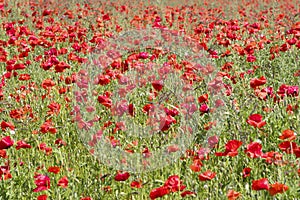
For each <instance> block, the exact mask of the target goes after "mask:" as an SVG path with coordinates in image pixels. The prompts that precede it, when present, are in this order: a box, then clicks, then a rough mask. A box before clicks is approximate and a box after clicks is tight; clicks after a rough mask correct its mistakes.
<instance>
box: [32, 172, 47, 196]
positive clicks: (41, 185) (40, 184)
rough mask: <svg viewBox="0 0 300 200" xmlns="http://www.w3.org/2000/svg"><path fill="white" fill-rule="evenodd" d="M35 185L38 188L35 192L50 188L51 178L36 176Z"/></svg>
mask: <svg viewBox="0 0 300 200" xmlns="http://www.w3.org/2000/svg"><path fill="white" fill-rule="evenodd" d="M34 183H35V185H36V186H37V187H36V188H35V189H34V190H33V192H40V191H43V190H48V189H49V188H50V178H49V177H48V176H46V175H42V174H37V175H35V176H34Z"/></svg>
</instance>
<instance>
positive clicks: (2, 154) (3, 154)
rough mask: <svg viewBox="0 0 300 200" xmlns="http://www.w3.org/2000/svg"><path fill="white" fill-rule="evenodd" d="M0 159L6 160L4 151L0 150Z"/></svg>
mask: <svg viewBox="0 0 300 200" xmlns="http://www.w3.org/2000/svg"><path fill="white" fill-rule="evenodd" d="M0 158H7V155H6V151H5V149H0Z"/></svg>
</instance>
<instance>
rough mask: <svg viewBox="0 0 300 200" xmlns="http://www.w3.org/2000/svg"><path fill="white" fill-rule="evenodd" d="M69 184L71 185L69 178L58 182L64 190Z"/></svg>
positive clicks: (63, 178)
mask: <svg viewBox="0 0 300 200" xmlns="http://www.w3.org/2000/svg"><path fill="white" fill-rule="evenodd" d="M68 183H69V180H68V177H66V176H64V177H62V178H61V179H60V180H59V181H58V183H57V186H61V187H62V188H67V187H68Z"/></svg>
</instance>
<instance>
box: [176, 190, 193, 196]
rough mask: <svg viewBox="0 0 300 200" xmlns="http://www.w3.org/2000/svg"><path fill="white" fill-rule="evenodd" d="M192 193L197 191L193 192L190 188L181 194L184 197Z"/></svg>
mask: <svg viewBox="0 0 300 200" xmlns="http://www.w3.org/2000/svg"><path fill="white" fill-rule="evenodd" d="M191 195H196V193H195V192H192V191H189V190H186V191H184V192H182V193H181V194H180V196H181V197H182V198H184V197H186V196H191Z"/></svg>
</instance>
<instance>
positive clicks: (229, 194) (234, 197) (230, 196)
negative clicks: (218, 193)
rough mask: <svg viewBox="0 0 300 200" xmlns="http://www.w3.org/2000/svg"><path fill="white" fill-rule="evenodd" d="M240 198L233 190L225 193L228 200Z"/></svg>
mask: <svg viewBox="0 0 300 200" xmlns="http://www.w3.org/2000/svg"><path fill="white" fill-rule="evenodd" d="M240 196H241V194H240V193H239V192H236V191H234V190H228V192H227V198H228V200H235V199H237V198H239V197H240Z"/></svg>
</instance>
